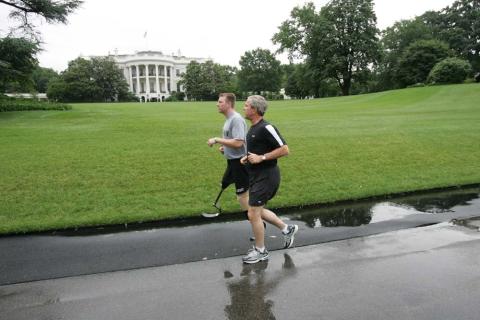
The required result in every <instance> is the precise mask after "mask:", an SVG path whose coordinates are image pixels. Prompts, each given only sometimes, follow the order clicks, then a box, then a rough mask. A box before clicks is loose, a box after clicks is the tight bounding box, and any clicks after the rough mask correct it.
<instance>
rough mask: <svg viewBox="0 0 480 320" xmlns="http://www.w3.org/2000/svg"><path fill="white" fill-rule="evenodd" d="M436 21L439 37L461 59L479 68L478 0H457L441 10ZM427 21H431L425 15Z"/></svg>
mask: <svg viewBox="0 0 480 320" xmlns="http://www.w3.org/2000/svg"><path fill="white" fill-rule="evenodd" d="M440 17H441V19H437V20H436V21H433V22H432V23H435V22H436V23H437V24H438V27H439V29H440V32H439V37H440V39H441V40H443V41H445V42H447V43H448V44H449V46H450V48H452V49H453V50H455V52H456V53H457V55H458V56H460V57H461V58H463V59H466V60H468V61H470V63H471V64H472V66H473V68H474V70H477V71H479V70H480V1H479V0H457V1H455V2H454V3H453V4H452V5H451V6H449V7H446V8H445V9H443V10H442V12H441V15H440ZM426 20H427V21H431V19H428V17H426Z"/></svg>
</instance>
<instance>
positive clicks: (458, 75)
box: [427, 58, 472, 83]
mask: <svg viewBox="0 0 480 320" xmlns="http://www.w3.org/2000/svg"><path fill="white" fill-rule="evenodd" d="M471 72H472V66H471V65H470V63H469V62H468V61H466V60H462V59H459V58H447V59H444V60H442V61H440V62H439V63H437V64H436V65H435V66H434V67H433V69H432V71H430V74H429V75H428V79H427V82H429V83H462V82H463V81H464V80H465V79H466V78H467V76H468V75H469V74H470V73H471Z"/></svg>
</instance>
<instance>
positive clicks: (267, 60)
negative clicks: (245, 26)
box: [238, 48, 282, 94]
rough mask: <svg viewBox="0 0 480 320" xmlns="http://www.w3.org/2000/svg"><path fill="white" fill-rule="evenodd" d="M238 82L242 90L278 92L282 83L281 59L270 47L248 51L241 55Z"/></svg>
mask: <svg viewBox="0 0 480 320" xmlns="http://www.w3.org/2000/svg"><path fill="white" fill-rule="evenodd" d="M239 64H240V71H239V72H238V84H239V87H240V88H239V89H240V90H241V91H248V92H255V93H259V94H260V93H261V92H262V91H270V92H278V91H279V90H280V86H281V84H282V68H281V66H280V65H281V64H280V61H278V60H277V59H275V56H274V55H273V54H272V53H271V52H270V50H268V49H261V48H258V49H255V50H252V51H247V52H245V53H244V55H243V56H241V57H240V62H239Z"/></svg>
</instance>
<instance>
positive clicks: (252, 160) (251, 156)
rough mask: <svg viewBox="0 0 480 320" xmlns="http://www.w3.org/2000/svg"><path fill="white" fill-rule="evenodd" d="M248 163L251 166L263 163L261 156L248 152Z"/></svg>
mask: <svg viewBox="0 0 480 320" xmlns="http://www.w3.org/2000/svg"><path fill="white" fill-rule="evenodd" d="M247 159H248V162H250V163H252V164H257V163H260V162H262V161H263V156H259V155H258V154H255V153H251V152H249V153H248V155H247Z"/></svg>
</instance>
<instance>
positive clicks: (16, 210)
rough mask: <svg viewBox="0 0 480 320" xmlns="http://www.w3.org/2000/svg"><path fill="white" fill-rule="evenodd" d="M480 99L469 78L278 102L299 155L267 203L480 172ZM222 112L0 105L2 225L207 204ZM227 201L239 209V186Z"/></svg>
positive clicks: (156, 213) (95, 219) (134, 215)
mask: <svg viewBox="0 0 480 320" xmlns="http://www.w3.org/2000/svg"><path fill="white" fill-rule="evenodd" d="M479 101H480V85H478V84H465V85H452V86H436V87H425V88H412V89H406V90H398V91H389V92H382V93H377V94H369V95H361V96H351V97H340V98H329V99H319V100H306V101H278V102H271V103H270V106H269V110H268V112H267V117H266V118H267V120H269V121H271V122H272V123H273V124H275V125H276V126H277V127H278V128H279V130H280V132H281V133H282V135H283V136H284V138H285V139H286V140H287V143H288V145H289V147H290V151H291V154H290V156H288V157H287V158H284V159H281V160H280V166H281V170H282V178H283V180H282V186H281V188H280V191H279V193H278V195H277V197H276V198H275V199H274V200H273V201H272V202H271V203H270V207H283V206H292V205H302V204H312V203H326V202H331V201H335V200H343V199H356V198H363V197H369V196H373V195H382V194H387V193H396V192H403V191H412V190H420V189H429V188H436V187H443V186H452V185H462V184H469V183H478V182H480V165H479V159H480V103H479ZM242 107H243V102H239V103H238V105H237V109H238V110H239V111H240V112H241V113H242V114H243V111H242ZM223 120H224V119H223V116H222V115H221V114H219V113H217V109H216V106H215V103H214V102H202V103H163V104H162V103H150V104H136V103H135V104H76V105H73V109H72V110H71V111H48V112H8V113H0V193H1V197H0V233H12V232H25V231H33V230H46V229H60V228H66V227H78V226H87V225H98V224H111V223H126V222H135V221H148V220H158V219H166V218H172V217H179V216H192V215H198V214H199V213H200V212H202V211H203V210H206V209H210V208H211V203H212V202H213V200H214V198H215V196H216V194H217V192H218V190H219V180H220V178H221V176H222V173H223V170H224V167H225V163H224V159H223V158H222V157H221V156H220V154H219V153H218V151H216V148H208V146H207V144H206V141H207V138H209V137H211V136H214V135H216V136H218V135H220V134H221V133H220V132H221V130H220V129H221V126H222V124H223ZM221 203H222V205H223V207H224V208H225V209H227V210H228V211H237V210H238V205H237V202H236V200H235V196H234V191H233V188H232V187H231V188H230V189H229V190H227V191H226V192H225V194H224V196H223V198H222V200H221Z"/></svg>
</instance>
